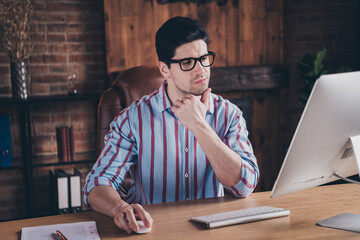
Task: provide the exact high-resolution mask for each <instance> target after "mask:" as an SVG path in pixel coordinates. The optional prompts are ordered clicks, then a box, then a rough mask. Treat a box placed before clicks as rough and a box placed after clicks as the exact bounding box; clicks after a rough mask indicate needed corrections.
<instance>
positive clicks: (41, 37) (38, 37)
mask: <svg viewBox="0 0 360 240" xmlns="http://www.w3.org/2000/svg"><path fill="white" fill-rule="evenodd" d="M30 41H31V42H34V43H38V42H45V34H42V33H31V34H30Z"/></svg>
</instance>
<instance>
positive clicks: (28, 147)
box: [0, 93, 100, 217]
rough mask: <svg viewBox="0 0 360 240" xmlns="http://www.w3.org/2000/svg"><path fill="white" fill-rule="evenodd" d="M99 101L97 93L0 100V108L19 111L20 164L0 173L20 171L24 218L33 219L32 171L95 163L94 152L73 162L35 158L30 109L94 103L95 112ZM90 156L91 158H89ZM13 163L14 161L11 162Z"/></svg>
mask: <svg viewBox="0 0 360 240" xmlns="http://www.w3.org/2000/svg"><path fill="white" fill-rule="evenodd" d="M99 99H100V94H99V93H89V94H76V95H53V96H33V97H29V98H28V99H27V100H14V99H12V98H0V106H15V107H18V108H19V109H20V113H19V124H20V132H21V133H24V134H22V136H21V149H22V156H21V161H20V162H21V164H19V165H14V166H11V167H4V168H0V171H8V170H14V169H22V174H23V177H24V182H25V189H26V193H25V196H26V198H25V200H26V206H25V207H26V217H33V216H34V212H33V203H34V202H33V169H34V168H39V167H49V166H64V165H71V164H73V165H78V164H88V163H92V162H94V161H95V151H94V153H93V154H90V155H88V156H81V154H76V156H75V161H70V162H61V161H58V159H57V155H54V156H47V157H37V156H34V155H33V152H32V135H31V107H32V106H34V105H38V104H44V103H46V104H49V103H50V104H56V103H60V102H73V101H92V102H94V105H95V108H94V110H96V107H97V103H98V101H99ZM91 155H92V156H91ZM39 158H42V159H43V160H44V159H46V161H45V162H44V161H42V162H43V163H36V162H37V161H34V160H36V159H39ZM13 162H14V161H13Z"/></svg>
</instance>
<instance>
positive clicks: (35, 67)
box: [28, 65, 49, 74]
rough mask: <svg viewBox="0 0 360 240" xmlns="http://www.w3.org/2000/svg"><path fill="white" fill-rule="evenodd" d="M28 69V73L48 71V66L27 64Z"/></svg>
mask: <svg viewBox="0 0 360 240" xmlns="http://www.w3.org/2000/svg"><path fill="white" fill-rule="evenodd" d="M28 70H29V73H30V74H39V73H48V72H49V67H48V66H38V65H29V68H28Z"/></svg>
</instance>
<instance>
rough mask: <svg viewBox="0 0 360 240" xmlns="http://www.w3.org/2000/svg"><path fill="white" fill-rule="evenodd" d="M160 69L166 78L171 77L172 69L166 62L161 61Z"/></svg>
mask: <svg viewBox="0 0 360 240" xmlns="http://www.w3.org/2000/svg"><path fill="white" fill-rule="evenodd" d="M159 70H160V73H161V75H163V76H164V78H166V79H168V78H169V77H170V69H169V67H168V66H167V64H166V63H164V62H162V61H159Z"/></svg>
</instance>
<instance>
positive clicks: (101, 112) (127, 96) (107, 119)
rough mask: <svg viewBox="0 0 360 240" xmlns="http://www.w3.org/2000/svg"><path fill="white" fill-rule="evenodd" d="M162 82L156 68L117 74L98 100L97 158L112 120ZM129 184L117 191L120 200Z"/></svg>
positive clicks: (146, 67) (128, 70) (162, 79)
mask: <svg viewBox="0 0 360 240" xmlns="http://www.w3.org/2000/svg"><path fill="white" fill-rule="evenodd" d="M164 80H165V78H164V77H163V76H162V75H161V73H160V72H159V68H158V67H157V66H138V67H132V68H129V69H126V70H124V71H122V72H120V73H119V75H118V76H117V77H116V78H115V80H114V82H113V84H112V86H111V87H110V88H109V89H107V90H106V91H105V92H104V93H103V94H102V95H101V98H100V102H99V106H98V112H97V114H98V116H97V117H98V119H97V139H96V146H97V156H99V154H100V152H101V150H102V148H103V147H104V136H105V134H106V133H107V132H108V131H109V125H110V123H111V122H112V120H113V119H114V118H115V117H116V116H117V115H118V114H119V113H120V111H121V110H123V109H124V108H126V107H127V106H129V105H130V104H131V103H132V102H133V101H135V100H139V99H140V98H141V97H142V96H144V95H148V94H150V93H152V92H154V91H156V90H157V89H159V88H160V86H161V84H162V83H163V81H164ZM128 177H129V176H128ZM128 177H127V178H128ZM130 184H131V181H130V180H128V181H124V182H123V184H122V186H121V188H120V191H119V193H120V195H121V197H122V198H124V197H125V196H126V193H127V189H128V187H130V186H129V185H130ZM124 194H125V196H124Z"/></svg>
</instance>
